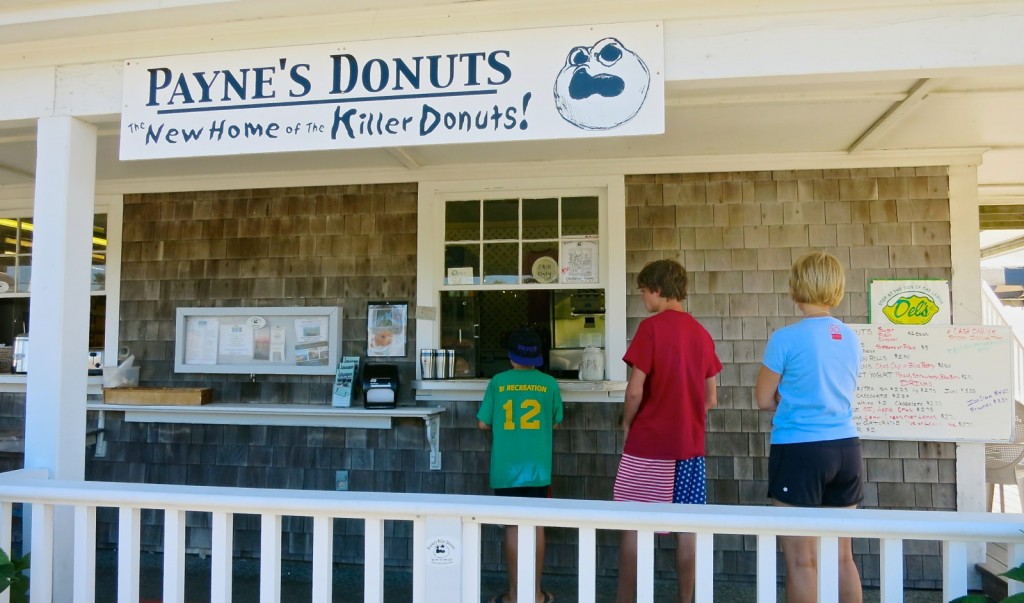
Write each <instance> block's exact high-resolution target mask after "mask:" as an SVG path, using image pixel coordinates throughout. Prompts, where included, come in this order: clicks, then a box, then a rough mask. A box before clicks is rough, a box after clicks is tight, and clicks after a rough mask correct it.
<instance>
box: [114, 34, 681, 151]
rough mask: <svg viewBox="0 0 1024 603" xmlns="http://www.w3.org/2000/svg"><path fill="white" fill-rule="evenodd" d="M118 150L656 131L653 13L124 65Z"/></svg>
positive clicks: (658, 80) (658, 46)
mask: <svg viewBox="0 0 1024 603" xmlns="http://www.w3.org/2000/svg"><path fill="white" fill-rule="evenodd" d="M123 105H124V107H123V110H122V121H121V159H149V158H160V157H196V156H208V155H234V154H244V153H277V152H283V151H309V150H323V149H355V148H370V147H397V146H412V145H427V144H447V143H472V142H492V141H511V140H540V139H554V138H584V137H600V136H627V135H640V134H661V133H663V132H664V130H665V90H664V36H663V28H662V24H661V23H660V22H646V23H627V24H607V25H591V26H579V27H566V28H545V29H533V30H517V31H498V32H488V33H476V34H465V35H451V36H435V37H420V38H406V39H398V40H372V41H364V42H352V43H339V44H324V45H316V46H300V47H292V48H266V49H258V50H246V51H237V52H223V53H215V54H198V55H186V56H175V57H164V58H151V59H143V60H131V61H126V62H125V67H124V95H123Z"/></svg>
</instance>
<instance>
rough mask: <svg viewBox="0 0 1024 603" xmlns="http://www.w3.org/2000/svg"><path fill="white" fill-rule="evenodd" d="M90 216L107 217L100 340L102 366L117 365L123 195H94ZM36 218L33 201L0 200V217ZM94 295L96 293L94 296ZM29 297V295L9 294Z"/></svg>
mask: <svg viewBox="0 0 1024 603" xmlns="http://www.w3.org/2000/svg"><path fill="white" fill-rule="evenodd" d="M93 213H96V214H106V215H107V271H106V283H105V285H104V295H105V296H106V298H107V315H106V324H105V326H104V328H105V333H104V336H103V358H104V364H116V362H117V352H118V341H119V333H118V326H119V325H120V319H121V232H122V225H123V223H124V216H123V214H124V197H123V196H122V195H99V194H98V195H96V201H95V209H94V211H93ZM34 214H35V210H34V206H33V201H32V199H30V198H29V199H4V200H0V215H3V216H5V217H19V218H28V217H33V216H34ZM94 294H95V293H94ZM12 296H13V297H28V296H29V294H28V293H24V294H20V293H19V294H12Z"/></svg>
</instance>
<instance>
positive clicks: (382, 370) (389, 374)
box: [362, 363, 398, 408]
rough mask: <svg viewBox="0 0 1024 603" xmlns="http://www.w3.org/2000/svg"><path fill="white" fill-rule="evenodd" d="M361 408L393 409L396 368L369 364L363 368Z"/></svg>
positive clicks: (395, 394)
mask: <svg viewBox="0 0 1024 603" xmlns="http://www.w3.org/2000/svg"><path fill="white" fill-rule="evenodd" d="M362 384H363V388H362V389H363V407H364V408H394V407H395V406H396V404H397V402H396V398H397V396H398V366H397V365H394V364H376V363H369V364H367V365H366V366H364V367H363V379H362Z"/></svg>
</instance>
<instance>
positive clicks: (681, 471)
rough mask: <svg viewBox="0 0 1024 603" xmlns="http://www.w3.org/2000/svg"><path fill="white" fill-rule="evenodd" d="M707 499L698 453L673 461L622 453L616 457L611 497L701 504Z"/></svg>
mask: <svg viewBox="0 0 1024 603" xmlns="http://www.w3.org/2000/svg"><path fill="white" fill-rule="evenodd" d="M707 499H708V494H707V486H706V485H705V472H704V457H702V456H697V457H694V458H692V459H686V460H682V461H674V460H662V459H645V458H641V457H638V456H631V455H628V454H623V455H622V460H621V461H619V472H618V473H617V474H616V475H615V488H614V490H613V492H612V500H616V501H621V502H654V503H682V504H693V505H703V504H706V503H707Z"/></svg>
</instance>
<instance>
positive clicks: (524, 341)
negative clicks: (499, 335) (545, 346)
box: [508, 328, 544, 366]
mask: <svg viewBox="0 0 1024 603" xmlns="http://www.w3.org/2000/svg"><path fill="white" fill-rule="evenodd" d="M508 359H509V360H511V361H512V362H515V363H516V364H522V365H524V366H540V365H542V364H544V356H543V354H542V353H541V342H540V335H538V334H537V332H536V331H534V330H533V329H525V328H524V329H519V330H517V331H513V332H512V333H511V334H509V336H508Z"/></svg>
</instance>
